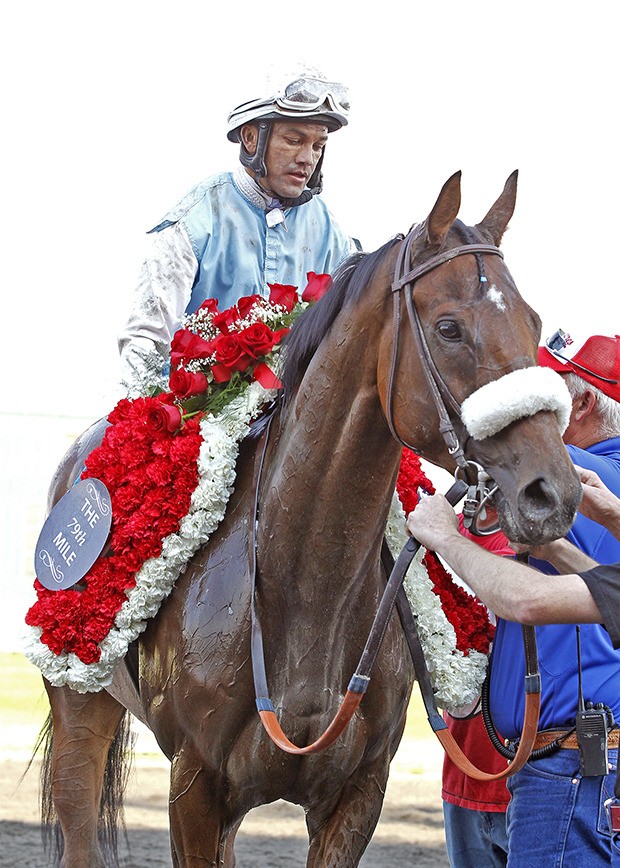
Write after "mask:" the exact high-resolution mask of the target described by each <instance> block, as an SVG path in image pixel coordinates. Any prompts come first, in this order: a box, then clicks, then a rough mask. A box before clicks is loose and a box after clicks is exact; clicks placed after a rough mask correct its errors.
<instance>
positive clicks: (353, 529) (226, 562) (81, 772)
mask: <svg viewBox="0 0 620 868" xmlns="http://www.w3.org/2000/svg"><path fill="white" fill-rule="evenodd" d="M515 193H516V175H513V176H511V178H510V179H509V180H508V182H507V184H506V187H505V189H504V192H503V193H502V195H501V196H500V198H499V199H498V201H497V202H496V203H495V205H494V206H493V207H492V208H491V209H490V211H489V213H488V214H487V215H486V217H485V218H484V220H483V221H482V222H481V223H480V224H478V226H476V227H465V226H463V224H461V223H459V222H458V221H456V217H457V213H458V210H459V205H460V175H458V174H457V175H455V176H453V177H452V178H451V179H449V180H448V182H446V184H445V185H444V187H443V189H442V191H441V193H440V195H439V197H438V199H437V202H436V204H435V206H434V208H433V210H432V211H431V213H430V215H429V217H428V218H427V220H426V222H425V223H424V224H422V225H421V226H420V227H419V231H418V232H417V234H416V239H415V243H414V245H413V248H412V252H411V262H412V264H413V263H419V262H423V261H425V259H427V258H428V257H430V256H432V255H434V254H436V253H437V251H439V250H443V249H449V248H451V247H455V246H457V245H462V244H463V243H472V242H478V243H486V244H488V243H492V244H495V245H497V244H499V242H500V240H501V237H502V234H503V232H504V229H505V227H506V225H507V223H508V220H509V219H510V217H511V215H512V212H513V208H514V201H515ZM400 243H401V242H400V241H398V240H395V241H393V242H390V243H388V244H387V245H385V246H384V247H383V248H381V250H379V251H377V252H376V253H374V254H370V255H361V256H358V257H356V258H355V259H354V260H353V261H352V262H351V263H350V264H349V265H348V266H347V267H345V269H344V270H343V272H342V274H341V275H340V276H339V277H338V278H337V280H336V281H335V284H334V287H333V288H332V289H331V290H330V292H329V293H328V294H327V295H326V296H324V298H323V299H322V300H321V301H320V302H319V303H318V304H317V305H316V306H315V307H313V308H312V309H311V310H310V311H309V312H307V313H306V314H305V315H304V316H303V317H302V318H301V320H300V321H299V323H298V325H296V327H295V329H294V331H293V332H292V334H291V336H290V340H289V341H288V351H287V370H286V373H285V377H284V381H285V391H286V395H287V401H286V405H285V408H284V411H283V412H282V413H281V414H280V415H279V417H278V419H277V420H276V421H275V422H274V426H273V432H272V435H271V438H270V441H269V445H268V449H267V454H266V458H265V465H264V472H263V476H262V480H261V486H260V497H259V526H258V532H257V549H256V556H257V565H258V585H257V601H256V604H257V607H258V609H259V611H260V615H261V621H262V625H263V632H264V645H265V656H266V661H267V676H268V681H269V687H270V695H271V699H272V700H273V702H274V705H275V707H276V710H277V712H278V716H279V718H280V721H281V723H282V726H283V728H284V730H285V732H286V733H287V735H288V736H289V737H290V738H291V739H292V740H293V741H295V742H296V743H297V744H305V743H307V742H310V741H312V740H314V739H315V738H316V737H317V736H318V735H319V734H320V733H321V732H322V731H323V730H324V729H325V727H326V726H327V724H328V723H329V721H330V719H331V717H332V716H333V713H334V711H335V710H336V708H337V706H338V704H339V702H340V700H341V698H342V695H343V693H344V692H345V691H346V688H347V684H348V681H349V679H350V677H351V675H352V673H353V671H354V669H355V666H356V663H357V662H358V660H359V657H360V654H361V651H362V649H363V646H364V642H365V639H366V636H367V634H368V630H369V628H370V625H371V623H372V619H373V616H374V613H375V610H376V607H377V604H378V601H379V599H380V596H381V593H382V590H383V587H384V584H385V577H384V575H383V573H382V569H381V565H380V550H381V542H382V538H383V532H384V528H385V524H386V519H387V513H388V507H389V502H390V499H391V493H392V491H393V489H394V482H395V478H396V473H397V470H398V465H399V458H400V452H401V446H400V444H399V443H398V442H397V441H396V440H395V439H394V437H393V436H392V434H391V433H390V430H389V427H388V424H387V421H386V415H387V407H386V401H387V392H388V388H387V384H388V379H389V369H390V359H391V354H392V346H393V341H394V339H395V338H394V335H393V331H392V327H391V310H392V299H391V290H390V287H391V283H392V280H393V273H394V266H395V260H396V256H397V253H398V250H399V246H400ZM485 271H486V276H487V283H486V284H481V283H480V280H479V278H480V273H479V269H478V266H477V263H476V260H475V257H473V256H471V255H463V256H460V257H458V258H457V259H454V260H452V261H451V262H447V263H446V264H444V265H441V267H439V268H437V269H434V270H433V271H431V272H429V273H428V274H426V275H424V277H422V278H421V279H420V280H419V281H418V282H417V283H416V286H415V293H414V296H415V304H416V307H417V310H418V313H419V317H420V320H421V322H422V326H423V330H424V335H425V338H426V342H427V343H428V346H429V349H430V352H431V354H432V357H433V360H434V363H435V365H436V366H437V368H438V369H439V370H440V371H441V374H442V377H443V379H444V381H445V383H446V384H447V386H448V387H449V389H450V392H451V394H452V395H453V396H454V398H455V399H456V401H457V402H458V403H462V402H463V400H464V399H465V398H467V397H468V396H469V395H470V394H471V393H472V392H474V391H475V390H476V389H478V388H479V387H481V386H483V385H484V384H485V383H487V382H489V381H491V380H494V379H497V378H499V377H500V376H502V375H504V374H506V373H508V372H510V371H512V370H515V369H518V368H522V367H528V366H531V365H534V364H535V363H536V351H537V345H538V340H539V332H540V324H539V320H538V318H537V316H536V315H535V314H534V312H533V311H532V310H531V309H530V308H529V307H528V306H527V304H526V303H525V302H524V301H523V299H522V298H521V297H520V295H519V294H518V292H517V290H516V287H515V286H514V283H513V281H512V278H511V277H510V274H509V272H508V271H507V269H506V267H505V266H504V264H503V262H502V260H501V258H500V257H498V256H489V257H485ZM500 301H501V303H499V302H500ZM398 339H399V352H398V364H397V367H396V374H395V378H394V383H393V401H391V402H390V403H392V404H393V413H392V416H393V425H394V427H395V430H396V432H397V433H398V435H399V436H400V437H402V438H403V439H405V440H406V441H407V442H409V443H411V444H413V445H414V446H415V447H416V448H417V449H418V450H419V451H420V452H421V454H422V455H423V456H424V457H426V458H428V459H429V460H431V461H433V462H435V463H437V464H440V465H442V466H444V467H446V468H448V469H453V462H452V459H451V458H450V457H449V456H448V454H447V453H446V451H445V446H444V443H443V440H442V438H441V437H440V435H439V433H438V430H437V427H438V426H437V414H436V410H435V406H434V404H433V403H432V402H431V400H430V398H429V394H428V388H427V385H426V382H425V380H424V377H423V375H422V371H421V367H420V359H419V357H418V356H417V353H416V349H415V346H414V342H413V340H412V338H411V335H410V334H409V333H408V332H407V329H406V328H404V327H401V329H400V334H399V336H398ZM452 415H453V419H452V421H453V424H454V427H455V430H456V431H457V433H458V434H459V436H460V437H461V439H462V442H463V443H464V448H465V454H466V456H467V457H468V458H472V459H474V460H477V461H478V462H479V463H481V464H483V465H484V466H485V468H486V469H487V471H488V472H489V473H490V474H491V475H492V476H493V478H494V479H496V481H497V482H498V483H499V485H500V488H501V493H500V494H499V495H498V497H497V499H496V502H497V506H498V508H499V510H500V514H501V520H502V523H503V527H504V529H505V530H506V531H507V532H508V533H509V534H510V536H511V537H512V538H513V539H525V538H530V539H531V538H532V535H533V534H536V539H537V540H539V541H540V540H543V539H551V538H555V537H557V536H560V535H562V534H564V533H565V532H566V530H567V529H568V527H569V526H570V524H571V522H572V519H573V516H574V512H575V509H576V505H577V502H578V498H579V486H578V482H577V479H576V476H575V474H574V471H573V469H572V465H571V463H570V461H569V460H568V457H567V454H566V451H565V449H564V447H563V444H562V441H561V438H560V435H559V431H558V426H557V421H556V418H555V415H554V414H553V413H551V412H539V413H537V414H536V415H534V416H531V417H529V418H526V419H522V420H520V421H516V422H514V423H512V424H511V425H509V426H508V427H507V428H506V429H505V430H504V431H502V432H501V434H497V435H494V436H492V437H489V438H487V439H486V440H483V441H475V440H473V439H471V438H468V436H467V433H466V431H465V429H464V427H463V425H462V423H461V421H460V419H459V418H458V417H457V416H456V414H454V413H453V414H452ZM90 448H92V444H91V445H90ZM79 458H80V449H79V447H78V448H77V449H76V450H74V453H73V455H72V458H71V461H70V462H69V464H72V465H73V466H71V467H69V466H68V465H65V466H64V467H63V468H62V469H61V471H60V472H59V474H58V475H57V485H56V492H55V495H54V496H55V497H58V496H60V495H61V494H62V491H63V485H62V483H63V481H64V480H65V479H66V478H68V477H70V476H71V473H72V472H74V469H75V462H76V459H77V460H79ZM252 464H253V455H252V450H251V448H250V446H249V444H246V445H245V446H244V448H243V449H242V452H241V455H240V459H239V463H238V474H237V484H236V489H235V492H234V494H233V496H232V498H231V501H230V504H229V508H228V512H227V515H226V518H225V520H224V521H223V523H222V524H221V526H220V527H219V528H218V530H217V531H216V533H215V534H214V535H213V537H212V538H211V540H210V542H209V545H208V546H206V547H204V548H203V549H202V550H200V551H199V552H198V553H197V554H196V555H195V557H194V558H193V559H192V560H191V562H190V563H189V565H188V567H187V569H186V571H185V573H184V574H183V575H182V576H181V577H180V579H179V580H178V582H177V585H176V586H175V588H174V591H173V592H172V594H171V595H170V597H169V598H168V599H167V600H166V601H165V602H164V604H163V605H162V608H161V610H160V612H159V614H158V615H157V617H156V618H154V619H153V620H152V621H151V622H150V624H149V626H148V628H147V630H146V631H145V633H144V634H143V635H142V636H141V638H140V640H139V660H140V666H139V672H140V702H141V709H140V711H141V716H143V717H144V719H145V720H146V721H147V722H148V724H149V726H150V727H151V728H152V730H153V732H154V733H155V736H156V738H157V740H158V743H159V744H160V746H161V748H162V750H163V751H164V753H165V754H166V756H167V757H168V758H169V759H170V760H171V780H170V833H171V845H172V854H173V861H174V864H175V865H183V866H197V865H226V866H230V865H233V864H234V856H233V844H234V837H235V834H236V831H237V829H238V828H239V825H240V823H241V821H242V819H243V817H244V815H245V814H246V813H247V812H248V811H249V810H250V809H251V808H253V807H255V806H257V805H260V804H264V803H267V802H270V801H273V800H275V799H279V798H281V799H285V800H288V801H291V802H294V803H297V804H300V805H302V806H303V807H304V809H305V811H306V822H307V827H308V834H309V854H308V865H310V866H319V865H320V866H335V865H339V866H354V865H357V864H358V862H359V859H360V858H361V855H362V853H363V852H364V849H365V848H366V846H367V844H368V842H369V840H370V838H371V836H372V833H373V830H374V828H375V825H376V823H377V821H378V818H379V814H380V811H381V805H382V801H383V795H384V792H385V786H386V783H387V778H388V772H389V764H390V760H391V758H392V756H393V755H394V752H395V750H396V748H397V746H398V743H399V741H400V738H401V735H402V731H403V727H404V723H405V714H406V709H407V704H408V700H409V694H410V690H411V685H412V681H413V671H412V667H411V663H410V660H409V656H408V651H407V647H406V643H405V640H404V636H403V633H402V629H401V626H400V623H399V621H398V617H397V616H396V615H394V616H393V617H392V618H391V620H390V622H389V624H388V628H387V632H386V636H385V640H384V642H383V645H382V648H381V651H380V654H379V656H378V659H377V662H376V665H375V669H374V671H373V677H372V681H371V684H370V688H369V690H368V692H367V694H366V695H365V696H364V699H363V701H362V703H361V705H360V707H359V709H358V710H357V711H356V713H355V715H354V717H353V719H352V721H351V723H350V725H349V726H348V728H347V729H346V730H345V732H344V733H343V734H342V735H341V736H340V738H339V739H338V740H337V741H336V742H335V743H334V744H333V745H332V746H331V747H330V748H329V749H327V750H326V751H324V752H323V753H320V754H317V755H312V756H308V757H297V756H291V755H288V754H285V753H283V752H281V751H280V750H279V749H278V748H276V747H275V745H274V744H273V743H272V742H271V741H270V740H269V739H268V738H267V737H266V735H265V733H264V731H263V729H262V727H261V724H260V720H259V718H258V715H257V713H256V708H255V704H254V690H253V684H252V666H251V659H250V602H251V600H250V596H251V591H250V585H249V582H248V580H247V569H246V567H245V560H246V559H245V552H246V551H247V545H248V542H247V541H248V538H250V537H251V534H250V529H251V523H252V521H253V498H252V492H251V485H250V484H249V478H250V477H251V475H252ZM47 687H48V693H49V697H50V703H51V706H52V715H53V723H54V732H53V748H52V756H51V769H50V777H51V787H50V788H48V796H51V799H52V800H53V803H54V807H55V810H56V812H57V814H58V816H59V819H60V825H61V828H62V835H63V839H64V861H63V864H64V865H65V866H67V868H74V866H80V868H83V866H84V865H89V866H98V865H103V864H105V863H104V861H103V855H102V851H101V849H100V844H99V842H98V837H97V813H98V808H99V802H100V796H101V791H102V780H103V775H104V770H105V766H106V755H107V751H108V747H109V745H110V744H111V743H112V742H113V741H114V739H115V735H116V732H117V729H118V727H119V724H120V722H121V720H122V719H123V717H124V714H125V706H126V705H127V704H129V703H130V697H129V695H127V696H126V697H123V695H122V691H121V693H120V695H119V693H118V692H117V697H118V699H115V698H113V697H112V696H111V695H110V693H108V692H106V691H102V692H100V693H96V694H87V695H80V694H77V693H75V692H73V691H71V690H70V689H68V688H55V687H51V686H49V685H47ZM119 699H120V701H119Z"/></svg>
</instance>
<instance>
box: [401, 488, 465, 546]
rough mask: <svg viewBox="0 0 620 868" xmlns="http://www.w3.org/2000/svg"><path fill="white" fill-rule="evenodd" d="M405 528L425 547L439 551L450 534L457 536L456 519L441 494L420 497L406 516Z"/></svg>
mask: <svg viewBox="0 0 620 868" xmlns="http://www.w3.org/2000/svg"><path fill="white" fill-rule="evenodd" d="M407 530H408V531H409V533H410V534H411V535H412V536H413V537H415V539H417V540H418V542H420V543H421V544H422V545H423V546H424V547H425V548H427V549H430V550H431V551H438V550H439V551H441V544H442V542H445V541H446V539H447V538H448V537H449V536H451V535H456V536H458V533H459V531H458V519H457V517H456V513H455V512H454V509H453V508H452V507H451V506H450V504H449V503H448V501H447V500H446V498H445V497H444V496H443V494H433V495H431V496H430V497H423V498H421V500H420V502H419V503H418V505H417V506H416V508H415V509H414V511H413V512H410V513H409V515H408V516H407Z"/></svg>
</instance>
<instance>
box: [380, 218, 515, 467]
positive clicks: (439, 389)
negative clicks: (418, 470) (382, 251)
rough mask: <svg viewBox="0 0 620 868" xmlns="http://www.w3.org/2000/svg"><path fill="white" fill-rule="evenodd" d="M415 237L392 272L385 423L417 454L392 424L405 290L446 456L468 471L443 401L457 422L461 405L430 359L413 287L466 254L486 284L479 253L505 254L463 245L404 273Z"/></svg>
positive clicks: (492, 248) (407, 241)
mask: <svg viewBox="0 0 620 868" xmlns="http://www.w3.org/2000/svg"><path fill="white" fill-rule="evenodd" d="M417 234H418V230H417V227H414V228H413V229H412V230H411V231H410V232H409V234H408V235H407V237H406V238H405V239H404V241H403V243H402V244H401V247H400V251H399V254H398V259H397V260H396V267H395V270H394V282H393V283H392V297H393V299H394V306H393V316H392V330H393V331H392V333H393V339H392V354H391V359H390V370H389V375H388V388H387V397H386V415H387V423H388V426H389V429H390V432H391V433H392V436H393V437H394V438H395V439H396V440H397V441H398V442H399V443H400V444H401V445H402V446H405V447H406V448H407V449H412V450H413V451H414V452H417V451H418V450H417V449H415V448H414V447H413V446H411V445H410V444H409V443H407V442H406V441H405V440H403V438H402V437H401V436H400V435H399V434H398V432H397V431H396V425H395V423H394V406H393V405H394V383H395V379H396V370H397V367H396V366H397V364H398V351H399V339H400V322H401V314H400V310H401V292H402V291H403V290H404V292H403V295H404V296H405V303H406V305H407V313H408V315H409V324H410V326H411V333H412V335H413V339H414V341H415V344H416V347H417V350H418V355H419V358H420V362H421V365H422V370H423V371H424V376H425V378H426V382H427V384H428V388H429V390H430V393H431V395H432V397H433V401H434V402H435V406H436V408H437V413H438V415H439V430H440V432H441V434H442V436H443V438H444V440H445V443H446V447H447V449H448V452H449V454H450V455H452V456H453V458H454V460H455V461H456V463H457V466H458V467H459V468H461V470H462V471H463V472H464V471H465V470H467V467H468V463H467V461H466V459H465V455H464V452H463V446H462V444H461V441H460V440H459V438H458V436H457V434H456V432H455V430H454V425H453V424H452V420H451V419H450V414H449V412H448V409H447V407H446V403H445V402H446V401H447V402H448V404H450V406H451V408H452V409H453V410H454V412H455V413H456V415H457V418H459V419H460V413H461V405H460V404H459V403H458V401H457V400H456V399H455V398H454V396H453V395H452V393H451V391H450V389H449V387H448V385H447V383H446V381H445V380H444V378H443V377H442V375H441V373H440V372H439V370H438V368H437V366H436V364H435V362H434V360H433V357H432V355H431V352H430V349H429V347H428V343H427V341H426V338H425V337H424V332H423V330H422V324H421V323H420V317H419V315H418V311H417V309H416V306H415V302H414V297H413V288H414V284H415V282H416V280H418V279H419V278H420V277H422V276H423V275H424V274H428V272H429V271H434V269H435V268H439V266H440V265H443V264H444V263H446V262H450V260H451V259H455V258H456V257H457V256H463V255H465V254H466V253H471V254H472V255H474V256H475V257H476V262H477V265H478V280H479V282H480V283H486V281H487V278H486V275H485V273H484V263H483V260H482V254H484V253H489V254H492V255H494V256H500V257H501V258H502V259H503V258H504V254H503V253H502V251H501V250H500V249H499V248H498V247H495V246H494V245H493V244H463V245H461V246H460V247H452V248H451V249H450V250H446V251H444V252H443V253H439V254H437V255H436V256H432V257H431V258H430V259H427V260H426V261H425V262H423V263H421V264H420V265H417V266H416V267H415V268H412V269H411V270H410V271H406V268H407V265H408V263H409V262H410V261H411V249H412V247H413V242H414V240H415V238H416V237H417ZM409 290H411V291H409ZM442 396H443V397H442ZM444 398H445V400H444Z"/></svg>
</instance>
